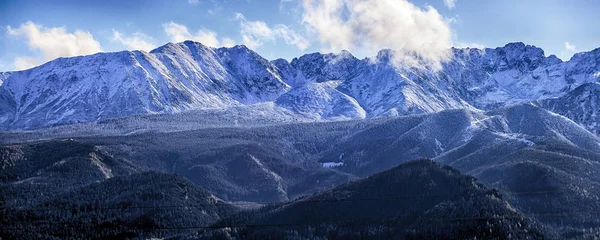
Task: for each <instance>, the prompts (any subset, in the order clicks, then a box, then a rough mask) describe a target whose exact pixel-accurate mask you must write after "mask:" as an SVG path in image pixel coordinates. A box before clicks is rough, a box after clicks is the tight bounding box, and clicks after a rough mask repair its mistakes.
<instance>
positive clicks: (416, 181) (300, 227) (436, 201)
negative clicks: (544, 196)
mask: <svg viewBox="0 0 600 240" xmlns="http://www.w3.org/2000/svg"><path fill="white" fill-rule="evenodd" d="M245 219H248V220H245ZM454 219H463V220H454ZM475 219H484V220H483V221H478V220H475ZM246 224H250V225H251V226H262V225H264V227H260V228H255V227H248V228H244V227H240V228H233V229H231V230H222V231H221V232H217V233H215V232H214V231H213V232H207V233H200V235H199V238H203V237H207V236H210V235H212V236H214V235H217V234H228V235H231V236H232V237H233V238H267V237H271V238H273V237H275V238H287V237H292V236H294V237H296V238H319V237H324V238H393V239H399V238H426V239H429V238H439V237H442V238H447V239H471V238H473V237H476V236H477V238H479V237H484V238H511V237H514V238H517V239H537V238H541V237H543V236H544V233H543V230H542V228H541V227H540V226H539V225H538V224H536V223H534V222H533V221H531V220H530V219H529V218H527V217H526V216H524V215H522V214H521V213H519V212H517V211H515V210H514V209H512V208H511V206H510V205H509V204H508V203H507V202H505V201H504V200H503V199H502V196H501V195H500V194H499V193H498V192H497V191H495V190H491V189H488V188H486V187H484V186H483V185H482V184H479V183H477V181H476V180H475V179H474V178H472V177H468V176H464V175H461V174H460V173H459V172H458V171H456V170H454V169H452V168H450V167H441V166H439V165H437V164H435V163H433V162H431V161H427V160H420V161H413V162H408V163H405V164H402V165H400V166H398V167H395V168H392V169H390V170H387V171H384V172H382V173H378V174H375V175H373V176H370V177H368V178H365V179H361V180H358V181H355V182H351V183H348V184H345V185H342V186H339V187H336V188H334V189H332V190H329V191H326V192H323V193H319V194H316V195H313V196H310V197H306V198H302V199H298V200H296V201H292V202H289V203H283V204H279V205H273V206H267V207H264V208H262V209H259V210H257V211H254V212H250V213H242V214H241V215H235V216H233V217H232V218H229V219H226V220H222V221H220V222H218V223H216V224H215V226H231V225H233V226H240V225H241V226H244V225H246ZM271 225H274V226H273V227H269V226H271ZM278 225H286V230H282V229H281V228H278V227H277V226H278Z"/></svg>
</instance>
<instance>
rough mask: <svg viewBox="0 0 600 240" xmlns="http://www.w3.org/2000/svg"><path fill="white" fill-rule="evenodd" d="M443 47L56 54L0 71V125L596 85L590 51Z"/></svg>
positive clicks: (496, 103)
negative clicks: (444, 51) (441, 59)
mask: <svg viewBox="0 0 600 240" xmlns="http://www.w3.org/2000/svg"><path fill="white" fill-rule="evenodd" d="M451 51H452V56H453V57H452V58H451V59H450V60H449V61H447V62H445V63H443V64H442V69H441V70H440V69H436V68H434V67H433V66H428V65H426V64H422V65H419V66H413V65H411V66H407V65H398V64H395V63H396V62H395V61H393V55H394V54H395V52H394V51H392V50H382V51H380V52H379V53H378V54H377V55H376V56H374V57H370V58H365V59H362V60H361V59H357V58H356V57H354V56H353V55H352V54H350V53H349V52H348V51H342V52H340V53H338V54H331V53H330V54H321V53H312V54H307V55H303V56H301V57H298V58H294V59H293V60H292V61H291V62H288V61H286V60H283V59H278V60H274V61H270V62H269V61H268V60H266V59H264V58H262V57H261V56H259V55H258V54H257V53H255V52H253V51H252V50H249V49H248V48H246V47H244V46H235V47H232V48H210V47H206V46H204V45H202V44H200V43H196V42H191V41H186V42H183V43H177V44H173V43H169V44H167V45H164V46H162V47H159V48H157V49H155V50H152V51H151V52H149V53H148V52H143V51H123V52H116V53H99V54H94V55H90V56H81V57H73V58H60V59H57V60H54V61H51V62H49V63H46V64H44V65H41V66H39V67H36V68H32V69H29V70H24V71H18V72H12V73H10V74H2V75H0V81H2V82H3V84H2V85H1V86H0V129H5V130H12V129H32V128H40V127H47V126H52V125H61V124H69V123H77V122H94V121H98V120H103V119H110V118H118V117H125V116H131V115H138V114H153V113H173V112H180V111H186V110H191V109H196V110H197V109H214V108H224V109H227V108H230V107H234V106H235V107H239V106H248V105H252V104H257V103H265V102H274V103H275V104H276V107H278V108H283V109H287V110H291V111H292V112H295V113H297V114H298V115H299V117H302V118H303V119H305V118H307V117H308V118H312V119H314V120H340V119H357V118H365V117H379V116H394V115H404V114H413V113H429V112H438V111H441V110H445V109H469V110H477V109H481V110H491V109H496V108H498V107H502V106H506V105H509V104H515V103H521V102H530V101H534V100H541V99H548V98H555V97H561V96H563V95H565V94H566V93H568V92H569V91H571V90H572V89H575V88H576V87H578V86H580V85H582V84H585V83H590V82H597V81H598V79H599V77H600V49H596V50H594V51H591V52H586V53H578V54H576V55H575V56H574V57H573V58H572V59H571V60H570V61H567V62H563V61H562V60H560V59H558V58H557V57H556V56H554V55H551V56H548V57H546V56H545V55H544V52H543V50H542V49H540V48H537V47H534V46H529V45H525V44H523V43H510V44H507V45H506V46H504V47H499V48H495V49H490V48H486V49H473V48H465V49H456V48H453V49H451ZM259 114H262V115H266V114H269V113H268V112H266V113H259Z"/></svg>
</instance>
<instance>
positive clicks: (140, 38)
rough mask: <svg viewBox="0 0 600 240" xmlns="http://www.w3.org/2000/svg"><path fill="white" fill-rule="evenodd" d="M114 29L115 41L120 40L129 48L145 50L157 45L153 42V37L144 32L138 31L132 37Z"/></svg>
mask: <svg viewBox="0 0 600 240" xmlns="http://www.w3.org/2000/svg"><path fill="white" fill-rule="evenodd" d="M112 31H113V38H112V40H113V41H118V42H120V43H121V44H123V45H125V46H126V47H127V48H128V49H129V50H144V51H150V50H152V49H154V48H156V45H154V44H152V43H151V42H152V41H153V39H152V37H149V36H146V35H145V34H143V33H139V32H136V33H134V34H133V36H131V37H125V36H123V35H122V34H121V33H120V32H119V31H116V30H114V29H113V30H112Z"/></svg>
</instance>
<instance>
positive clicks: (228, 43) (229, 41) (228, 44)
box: [221, 37, 235, 47]
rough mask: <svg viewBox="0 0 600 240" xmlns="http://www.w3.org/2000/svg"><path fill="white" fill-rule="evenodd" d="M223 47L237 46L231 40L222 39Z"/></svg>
mask: <svg viewBox="0 0 600 240" xmlns="http://www.w3.org/2000/svg"><path fill="white" fill-rule="evenodd" d="M221 45H223V47H233V46H235V41H233V39H231V38H228V37H225V38H223V39H221Z"/></svg>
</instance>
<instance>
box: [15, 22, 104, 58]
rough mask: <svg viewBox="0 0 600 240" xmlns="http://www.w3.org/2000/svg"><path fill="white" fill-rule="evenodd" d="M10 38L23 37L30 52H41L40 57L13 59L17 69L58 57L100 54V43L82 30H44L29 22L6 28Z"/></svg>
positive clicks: (40, 26)
mask: <svg viewBox="0 0 600 240" xmlns="http://www.w3.org/2000/svg"><path fill="white" fill-rule="evenodd" d="M6 32H7V34H8V35H9V36H12V37H23V38H25V39H26V40H27V45H28V46H29V48H30V49H31V50H34V51H39V52H41V55H42V56H41V57H32V56H21V57H17V58H16V59H15V62H14V64H15V67H17V68H18V69H24V68H29V67H32V66H35V65H38V64H40V63H42V62H44V61H50V60H54V59H56V58H59V57H72V56H79V55H87V54H92V53H97V52H101V51H102V48H101V47H100V43H99V42H98V41H96V40H95V39H94V37H93V36H92V34H91V33H89V32H87V31H83V30H76V31H75V32H67V29H66V28H64V27H53V28H46V27H43V26H42V25H38V24H35V23H33V22H31V21H28V22H25V23H24V24H21V26H19V28H12V27H11V26H7V27H6Z"/></svg>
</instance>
